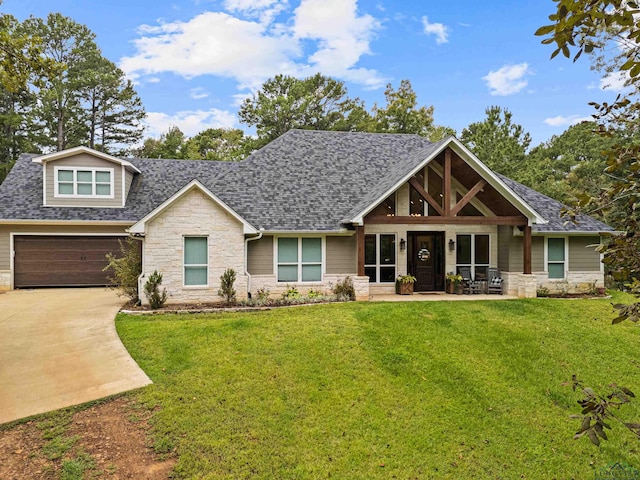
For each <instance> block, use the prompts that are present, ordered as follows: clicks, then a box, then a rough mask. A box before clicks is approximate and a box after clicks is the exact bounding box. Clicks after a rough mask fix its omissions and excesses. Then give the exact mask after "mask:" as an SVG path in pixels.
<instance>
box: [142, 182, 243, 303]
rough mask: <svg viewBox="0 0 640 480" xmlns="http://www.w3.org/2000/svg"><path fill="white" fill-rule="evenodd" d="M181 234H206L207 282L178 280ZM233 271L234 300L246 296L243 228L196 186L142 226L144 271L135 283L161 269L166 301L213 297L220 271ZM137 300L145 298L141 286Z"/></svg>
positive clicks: (180, 265)
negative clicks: (194, 284)
mask: <svg viewBox="0 0 640 480" xmlns="http://www.w3.org/2000/svg"><path fill="white" fill-rule="evenodd" d="M185 236H208V238H209V285H208V286H206V287H188V286H184V285H183V268H184V266H183V255H184V252H183V248H184V240H183V239H184V237H185ZM227 268H233V269H234V270H235V271H236V276H237V279H236V282H235V284H234V287H235V289H236V292H237V298H238V300H242V299H245V298H247V277H246V275H245V274H244V233H243V226H242V224H241V223H240V222H239V221H238V220H236V219H235V218H234V217H233V216H231V215H230V214H228V213H227V212H226V211H225V210H224V209H223V208H222V207H220V206H219V205H217V204H216V203H215V202H213V201H212V200H211V199H210V198H209V197H207V196H206V195H205V194H203V193H202V192H201V191H200V190H199V189H197V188H194V189H193V190H191V191H189V192H187V193H185V194H184V195H183V196H182V197H181V198H179V199H178V200H176V201H175V202H174V203H173V204H172V205H170V206H169V207H167V208H166V209H165V210H164V211H163V212H161V213H160V214H159V215H158V216H157V217H155V218H154V219H152V220H151V221H150V222H149V223H148V224H147V227H146V233H145V240H144V244H143V269H142V271H143V274H144V275H145V277H144V278H141V279H140V282H139V283H140V287H142V286H143V285H144V282H145V281H146V277H148V275H150V274H151V273H153V271H154V270H157V271H158V272H160V273H162V275H163V279H162V287H161V288H166V289H167V294H168V298H167V303H192V302H217V301H219V300H220V297H218V289H219V288H220V275H222V273H223V272H224V271H225V270H226V269H227ZM140 292H141V295H140V297H141V300H142V302H143V303H144V304H146V303H148V302H147V299H146V298H145V296H144V293H143V292H144V290H143V289H141V290H140Z"/></svg>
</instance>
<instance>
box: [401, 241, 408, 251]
mask: <svg viewBox="0 0 640 480" xmlns="http://www.w3.org/2000/svg"><path fill="white" fill-rule="evenodd" d="M406 249H407V241H406V240H405V239H404V238H401V239H400V251H401V252H404V251H405V250H406Z"/></svg>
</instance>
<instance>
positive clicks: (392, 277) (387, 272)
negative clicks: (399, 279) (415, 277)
mask: <svg viewBox="0 0 640 480" xmlns="http://www.w3.org/2000/svg"><path fill="white" fill-rule="evenodd" d="M395 281H396V267H380V283H393V282H395Z"/></svg>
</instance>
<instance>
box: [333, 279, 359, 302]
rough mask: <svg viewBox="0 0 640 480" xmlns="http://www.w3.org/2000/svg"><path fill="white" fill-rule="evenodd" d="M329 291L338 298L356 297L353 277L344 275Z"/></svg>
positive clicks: (349, 298) (352, 298)
mask: <svg viewBox="0 0 640 480" xmlns="http://www.w3.org/2000/svg"><path fill="white" fill-rule="evenodd" d="M331 291H332V292H333V294H334V295H335V296H336V297H338V299H343V298H344V299H347V300H355V299H356V289H355V287H354V285H353V279H352V278H351V277H350V276H346V277H344V278H343V279H342V280H340V281H338V282H337V283H336V284H335V285H334V286H333V288H332V289H331Z"/></svg>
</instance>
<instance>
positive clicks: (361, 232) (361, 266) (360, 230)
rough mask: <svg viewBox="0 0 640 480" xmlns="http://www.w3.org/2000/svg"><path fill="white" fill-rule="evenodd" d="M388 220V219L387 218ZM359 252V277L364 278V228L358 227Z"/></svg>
mask: <svg viewBox="0 0 640 480" xmlns="http://www.w3.org/2000/svg"><path fill="white" fill-rule="evenodd" d="M385 218H386V217H385ZM356 235H357V250H358V276H359V277H363V276H364V226H362V227H356Z"/></svg>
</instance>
